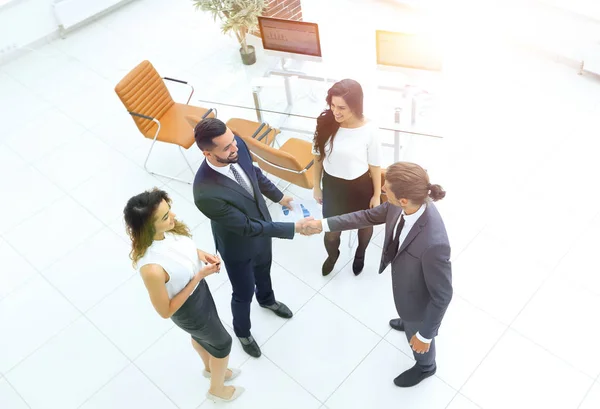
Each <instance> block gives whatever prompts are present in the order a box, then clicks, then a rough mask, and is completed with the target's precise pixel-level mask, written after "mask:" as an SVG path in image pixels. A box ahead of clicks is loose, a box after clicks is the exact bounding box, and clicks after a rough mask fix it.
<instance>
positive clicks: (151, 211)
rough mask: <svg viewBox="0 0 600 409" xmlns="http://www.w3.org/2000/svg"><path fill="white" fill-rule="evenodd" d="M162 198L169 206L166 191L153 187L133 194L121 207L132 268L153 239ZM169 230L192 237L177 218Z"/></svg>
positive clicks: (169, 199)
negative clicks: (156, 216) (123, 206)
mask: <svg viewBox="0 0 600 409" xmlns="http://www.w3.org/2000/svg"><path fill="white" fill-rule="evenodd" d="M163 200H164V201H166V202H167V203H168V204H169V206H170V205H171V202H172V201H171V198H170V197H169V195H168V194H167V192H165V191H164V190H160V189H158V188H156V187H155V188H153V189H152V190H147V191H145V192H143V193H140V194H139V195H135V196H133V197H132V198H131V199H129V200H128V201H127V205H126V206H125V209H123V216H124V217H125V225H126V226H127V227H126V230H127V234H128V235H129V238H130V239H131V252H130V253H129V258H130V259H131V260H132V261H133V267H134V268H135V267H136V265H137V262H138V260H139V259H140V258H142V257H143V256H144V254H146V250H148V247H150V245H151V244H152V242H153V241H154V236H155V235H156V229H155V228H154V222H155V213H156V210H157V209H158V206H159V205H160V204H161V203H162V201H163ZM169 232H170V233H173V234H177V235H180V236H186V237H192V234H191V233H190V229H189V228H188V227H187V226H186V225H185V224H184V223H182V222H180V221H178V220H175V227H173V229H171V230H169Z"/></svg>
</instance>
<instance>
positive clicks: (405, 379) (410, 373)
mask: <svg viewBox="0 0 600 409" xmlns="http://www.w3.org/2000/svg"><path fill="white" fill-rule="evenodd" d="M436 369H437V367H434V368H433V369H432V370H430V371H423V369H422V368H421V367H420V366H419V365H418V364H416V365H415V366H413V367H412V368H410V369H409V370H407V371H404V372H402V373H401V374H400V375H398V377H397V378H396V379H394V384H395V385H396V386H399V387H401V388H409V387H411V386H415V385H417V384H418V383H420V382H421V381H422V380H423V379H427V378H429V377H430V376H432V375H433V374H435V371H436Z"/></svg>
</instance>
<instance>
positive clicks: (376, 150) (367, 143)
mask: <svg viewBox="0 0 600 409" xmlns="http://www.w3.org/2000/svg"><path fill="white" fill-rule="evenodd" d="M378 131H379V129H378V128H377V126H376V125H375V124H374V123H373V122H372V121H369V122H367V123H365V124H364V125H363V126H361V127H359V128H340V129H338V131H337V134H336V135H335V138H334V140H333V149H331V143H330V141H329V142H327V143H326V144H325V152H326V153H327V155H326V156H325V160H324V161H323V170H324V171H325V172H327V173H328V174H329V175H331V176H334V177H336V178H340V179H346V180H354V179H357V178H358V177H360V176H362V175H363V174H365V173H366V172H367V171H368V170H369V165H371V166H381V140H380V138H379V132H378ZM313 154H314V155H318V153H317V151H316V146H315V145H314V144H313Z"/></svg>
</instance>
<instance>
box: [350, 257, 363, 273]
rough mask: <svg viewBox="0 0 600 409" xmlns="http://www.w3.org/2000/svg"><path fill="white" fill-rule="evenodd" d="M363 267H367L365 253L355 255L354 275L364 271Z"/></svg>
mask: <svg viewBox="0 0 600 409" xmlns="http://www.w3.org/2000/svg"><path fill="white" fill-rule="evenodd" d="M363 268H365V255H364V254H363V255H362V256H360V257H359V256H356V255H355V256H354V262H353V263H352V271H353V272H354V275H355V276H357V275H359V274H360V273H362V271H363Z"/></svg>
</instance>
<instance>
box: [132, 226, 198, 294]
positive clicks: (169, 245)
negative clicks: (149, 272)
mask: <svg viewBox="0 0 600 409" xmlns="http://www.w3.org/2000/svg"><path fill="white" fill-rule="evenodd" d="M146 264H158V265H159V266H161V267H162V268H163V269H164V270H165V271H166V272H167V274H169V281H167V282H166V283H165V286H166V287H167V293H168V294H169V300H171V299H173V297H175V296H176V295H177V294H178V293H179V292H180V291H181V290H183V289H184V288H185V286H186V285H188V283H189V282H190V281H191V280H192V278H194V275H195V274H196V273H197V272H198V271H200V269H201V268H202V262H201V261H200V259H199V258H198V250H197V249H196V244H195V243H194V241H193V240H192V239H191V238H189V237H186V236H180V235H177V234H173V233H165V238H164V239H163V240H154V241H153V242H152V244H151V245H150V247H148V249H147V250H146V254H144V256H143V257H142V258H140V259H139V260H138V262H137V269H138V272H139V270H140V269H141V268H142V267H143V266H144V265H146Z"/></svg>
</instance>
